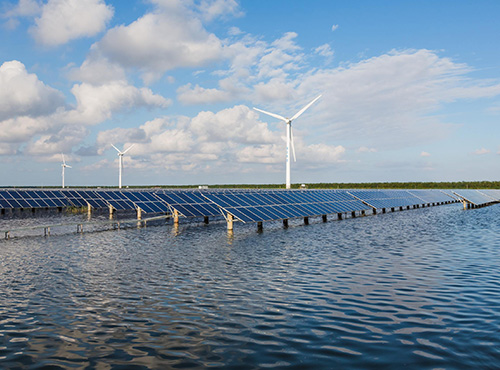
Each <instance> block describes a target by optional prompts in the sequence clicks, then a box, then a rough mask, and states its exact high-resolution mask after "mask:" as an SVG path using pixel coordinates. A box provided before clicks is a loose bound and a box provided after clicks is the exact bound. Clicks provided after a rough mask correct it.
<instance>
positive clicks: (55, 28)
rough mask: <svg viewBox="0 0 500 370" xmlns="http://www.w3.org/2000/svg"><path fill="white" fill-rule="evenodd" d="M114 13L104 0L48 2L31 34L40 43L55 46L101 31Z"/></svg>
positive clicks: (56, 0)
mask: <svg viewBox="0 0 500 370" xmlns="http://www.w3.org/2000/svg"><path fill="white" fill-rule="evenodd" d="M113 12H114V11H113V8H112V7H111V6H108V5H106V4H105V3H104V1H103V0H49V1H48V2H47V3H46V4H45V5H43V7H42V13H41V15H40V17H38V18H37V19H35V25H34V26H33V27H32V28H31V29H30V31H31V33H32V34H33V36H34V37H35V39H36V40H37V41H38V42H39V43H41V44H43V45H46V46H58V45H62V44H65V43H67V42H68V41H70V40H74V39H77V38H81V37H90V36H94V35H96V34H98V33H99V32H102V31H103V30H104V29H105V27H106V23H107V22H108V21H109V20H110V19H111V18H112V16H113Z"/></svg>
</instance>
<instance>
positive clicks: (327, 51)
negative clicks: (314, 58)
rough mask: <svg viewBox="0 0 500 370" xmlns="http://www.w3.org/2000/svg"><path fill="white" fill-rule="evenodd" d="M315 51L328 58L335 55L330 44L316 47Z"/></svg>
mask: <svg viewBox="0 0 500 370" xmlns="http://www.w3.org/2000/svg"><path fill="white" fill-rule="evenodd" d="M314 52H315V53H316V54H319V55H321V56H323V57H326V58H331V57H333V50H332V48H331V47H330V45H328V44H323V45H320V46H318V47H317V48H316V49H314Z"/></svg>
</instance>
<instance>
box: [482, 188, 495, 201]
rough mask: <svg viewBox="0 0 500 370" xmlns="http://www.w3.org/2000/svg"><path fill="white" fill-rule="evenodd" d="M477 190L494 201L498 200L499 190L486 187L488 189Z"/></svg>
mask: <svg viewBox="0 0 500 370" xmlns="http://www.w3.org/2000/svg"><path fill="white" fill-rule="evenodd" d="M478 191H480V192H481V193H483V194H485V195H487V196H489V197H490V198H492V199H493V200H494V201H495V202H500V190H495V189H488V190H478Z"/></svg>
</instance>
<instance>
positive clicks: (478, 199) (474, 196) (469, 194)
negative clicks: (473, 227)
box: [453, 189, 495, 206]
mask: <svg viewBox="0 0 500 370" xmlns="http://www.w3.org/2000/svg"><path fill="white" fill-rule="evenodd" d="M453 193H454V194H456V195H458V196H459V197H460V198H462V199H465V200H466V201H467V202H469V203H472V204H474V205H476V206H480V205H483V204H488V203H492V202H494V201H495V199H494V198H492V197H489V196H488V195H486V194H484V193H482V192H480V191H478V190H472V189H460V190H454V191H453Z"/></svg>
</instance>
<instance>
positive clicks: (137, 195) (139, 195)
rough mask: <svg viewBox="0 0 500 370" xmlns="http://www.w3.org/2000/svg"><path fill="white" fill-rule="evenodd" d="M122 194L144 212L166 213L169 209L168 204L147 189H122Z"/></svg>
mask: <svg viewBox="0 0 500 370" xmlns="http://www.w3.org/2000/svg"><path fill="white" fill-rule="evenodd" d="M122 194H123V195H124V196H125V197H126V198H127V199H129V200H130V201H132V202H134V204H135V205H136V206H137V207H139V208H140V209H142V210H143V211H144V212H151V213H166V212H168V211H169V208H168V205H167V204H165V203H164V202H162V201H160V200H159V199H158V198H157V197H155V196H154V194H153V193H150V192H147V191H124V192H122Z"/></svg>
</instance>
